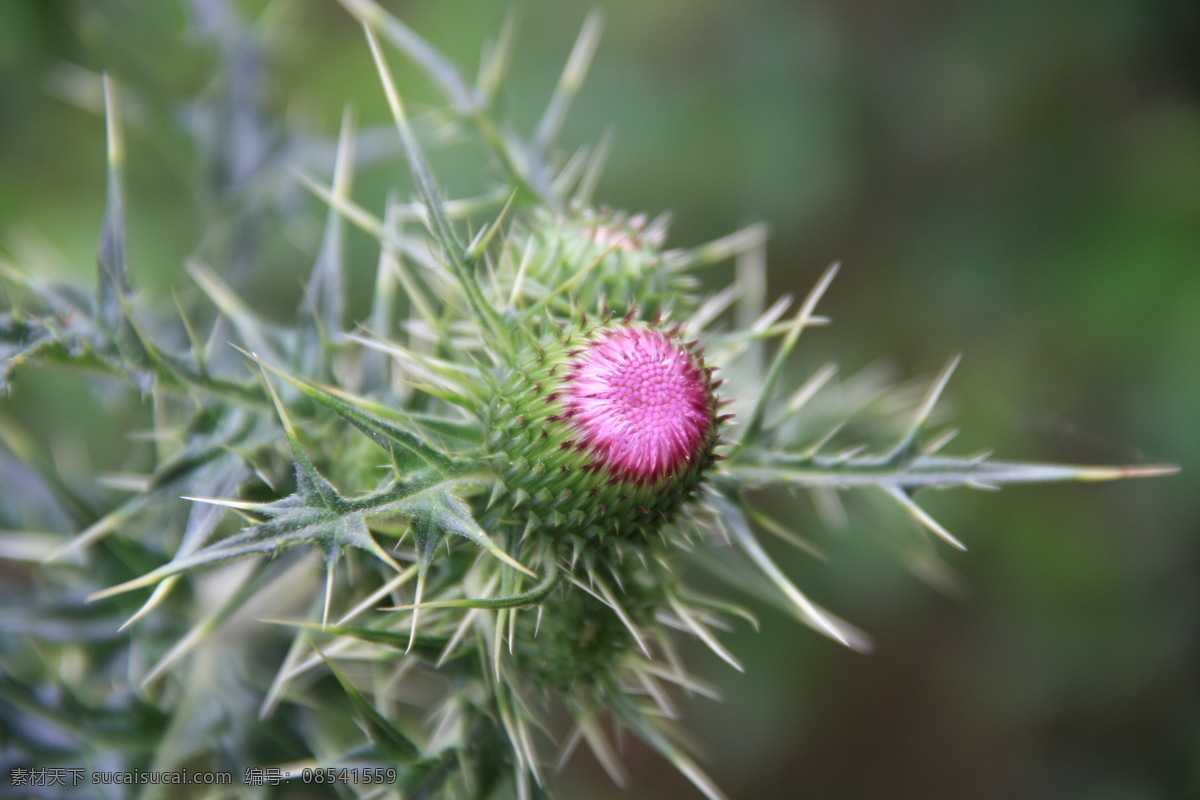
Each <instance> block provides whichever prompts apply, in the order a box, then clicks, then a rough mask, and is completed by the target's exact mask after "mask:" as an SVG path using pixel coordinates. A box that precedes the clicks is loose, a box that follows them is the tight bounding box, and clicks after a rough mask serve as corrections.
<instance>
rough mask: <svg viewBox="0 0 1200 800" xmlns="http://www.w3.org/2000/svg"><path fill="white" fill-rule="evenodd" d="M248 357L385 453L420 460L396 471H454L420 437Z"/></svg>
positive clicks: (330, 392) (315, 385) (440, 455)
mask: <svg viewBox="0 0 1200 800" xmlns="http://www.w3.org/2000/svg"><path fill="white" fill-rule="evenodd" d="M243 352H245V351H243ZM246 355H247V356H248V357H249V358H251V359H253V360H254V361H255V362H257V363H258V364H259V365H260V366H261V367H263V368H264V369H267V370H270V371H271V372H272V373H274V374H275V375H278V376H279V377H281V378H283V379H284V380H285V381H287V382H288V383H290V384H291V385H292V386H295V387H296V388H297V389H299V390H300V391H302V392H304V393H305V394H306V395H308V396H309V397H311V398H312V399H313V400H316V401H317V402H318V403H320V404H321V405H323V406H325V407H326V408H329V409H330V410H332V411H334V412H335V413H336V414H337V415H338V416H340V417H341V418H342V419H344V420H346V421H347V422H349V423H350V424H352V425H353V426H354V427H356V428H358V429H359V430H360V431H362V432H363V433H365V434H366V435H367V436H368V437H370V439H371V440H372V441H373V442H375V443H376V444H377V445H379V446H380V447H381V448H383V450H384V451H385V452H387V453H394V452H395V449H396V446H397V445H398V446H399V447H400V448H401V449H402V450H403V451H404V452H405V453H407V454H408V455H409V456H410V457H412V458H415V459H417V461H416V462H414V461H412V460H411V459H410V460H407V461H399V462H398V463H397V469H399V470H400V471H402V472H406V471H408V470H409V469H414V468H416V467H418V466H421V465H425V466H430V467H433V468H434V469H437V470H439V471H440V472H443V473H445V472H448V471H449V470H450V469H451V466H452V463H451V461H450V459H448V458H447V457H446V456H445V455H443V454H442V452H441V451H439V450H436V449H434V448H432V447H430V446H429V445H427V444H425V442H424V441H423V440H422V438H421V437H420V436H419V435H418V434H416V433H414V432H412V431H409V430H405V429H404V428H401V427H399V426H398V425H395V424H393V423H391V422H387V421H385V420H381V419H378V418H376V417H373V416H371V415H369V414H366V413H364V412H362V411H359V410H358V409H356V408H354V407H353V406H351V405H350V404H349V403H348V402H346V401H345V400H343V399H342V397H340V396H338V395H335V394H334V393H333V392H332V391H331V390H330V389H328V388H326V387H323V386H319V385H317V384H315V383H313V382H312V381H309V380H305V379H303V378H298V377H296V376H294V375H289V374H288V373H286V372H284V371H283V370H281V369H279V368H278V367H274V366H271V365H270V364H267V363H265V362H264V361H262V360H261V359H260V358H258V357H257V356H255V355H254V354H252V353H246ZM343 396H344V395H343Z"/></svg>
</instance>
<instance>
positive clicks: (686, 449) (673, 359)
mask: <svg viewBox="0 0 1200 800" xmlns="http://www.w3.org/2000/svg"><path fill="white" fill-rule="evenodd" d="M572 356H573V357H572V360H571V361H570V363H569V366H568V369H567V372H566V374H565V375H564V378H565V380H564V386H563V391H562V392H560V397H561V398H562V401H563V404H564V406H565V413H563V414H562V415H561V418H563V419H567V420H570V424H571V425H572V427H573V428H574V429H575V431H576V433H577V434H578V439H576V441H575V443H574V444H575V446H576V447H577V448H578V449H580V450H585V451H587V452H589V453H590V454H591V456H592V457H593V458H594V459H595V462H594V464H595V466H596V467H601V466H602V467H605V468H607V470H608V472H609V474H610V475H611V476H612V477H613V478H614V479H624V480H629V481H632V482H636V483H655V482H657V481H659V480H660V479H663V478H669V477H671V476H673V475H676V474H678V473H679V472H681V471H682V470H684V469H686V468H687V467H688V466H689V465H691V464H692V463H693V462H694V461H695V460H696V459H697V458H698V457H700V456H701V454H702V453H704V452H705V450H706V449H707V448H708V447H709V446H710V444H711V441H712V434H713V429H714V427H715V425H716V422H715V420H714V413H713V411H714V408H715V405H716V404H715V401H714V399H713V392H712V385H711V382H710V380H709V371H708V370H706V369H705V368H704V367H703V366H702V365H701V363H698V358H697V356H695V355H694V354H693V353H692V352H691V350H689V349H688V348H687V347H686V346H684V345H683V344H681V343H680V342H679V341H678V340H677V339H676V338H674V337H672V336H671V335H669V334H667V333H664V332H663V331H661V330H658V329H657V328H649V327H643V326H638V325H626V326H619V327H614V328H607V329H600V330H599V331H597V332H596V334H595V338H592V339H591V341H589V342H588V343H587V346H586V347H583V348H581V349H578V350H574V351H572ZM702 466H703V465H702Z"/></svg>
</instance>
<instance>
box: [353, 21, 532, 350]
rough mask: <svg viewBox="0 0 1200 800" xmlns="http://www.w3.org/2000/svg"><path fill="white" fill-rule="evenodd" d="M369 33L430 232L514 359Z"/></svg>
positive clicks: (477, 311)
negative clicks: (425, 212)
mask: <svg viewBox="0 0 1200 800" xmlns="http://www.w3.org/2000/svg"><path fill="white" fill-rule="evenodd" d="M365 30H366V33H367V40H368V42H369V43H370V45H371V53H372V55H373V56H374V57H375V64H376V67H377V68H378V70H379V75H380V78H381V79H382V80H383V87H384V91H385V93H386V95H387V99H388V104H389V106H390V107H391V109H392V116H393V117H394V118H395V121H396V128H397V130H399V132H400V140H401V142H402V143H403V144H404V154H405V157H406V158H407V159H408V168H409V170H410V171H411V172H412V174H413V179H414V180H415V181H416V183H417V189H418V190H419V191H420V193H421V199H422V200H424V202H425V207H426V211H427V212H428V214H429V228H430V231H431V232H432V234H433V236H434V238H435V239H436V240H437V242H438V244H439V245H440V246H441V248H442V251H443V253H444V255H445V257H446V259H447V261H448V262H449V267H450V269H451V271H452V272H453V273H454V276H455V278H457V279H458V282H459V284H460V285H461V286H462V288H463V291H465V292H466V295H467V299H468V301H470V303H471V309H472V310H473V311H474V312H475V315H476V316H477V317H478V318H479V320H480V321H481V322H482V323H483V326H484V327H485V328H486V329H487V331H488V333H489V334H491V335H492V336H493V337H494V338H495V341H496V342H498V343H507V344H508V347H507V348H506V351H507V352H508V353H509V354H510V355H511V354H512V340H511V337H510V335H509V334H510V329H509V327H508V326H506V325H504V323H503V321H502V320H501V319H500V316H499V314H497V313H496V309H495V308H493V307H492V304H491V303H490V302H488V300H487V298H486V297H484V296H483V291H482V290H481V289H480V287H479V282H478V281H477V280H476V278H475V274H474V271H473V270H474V264H472V263H471V262H469V261H468V260H467V259H466V254H465V251H464V249H463V246H462V244H461V243H460V242H459V240H458V235H457V234H456V233H455V232H454V226H453V225H451V224H450V219H449V217H448V216H447V214H446V204H445V202H444V201H443V200H442V195H441V192H440V191H438V188H437V184H436V183H435V181H434V178H433V173H432V172H431V171H430V169H429V165H428V164H427V163H426V161H425V156H424V154H423V153H422V152H421V147H420V145H419V144H418V143H417V139H416V136H414V135H413V132H412V129H411V128H410V127H409V124H408V119H407V117H406V116H405V113H404V106H403V105H402V104H401V102H400V95H399V93H398V92H397V91H396V86H395V83H394V82H393V80H392V76H391V71H390V70H389V69H388V66H387V62H386V61H385V60H384V57H383V53H382V52H381V51H380V49H379V42H378V41H377V40H376V39H375V36H374V34H373V33H372V32H371V29H370V27H367V28H366V29H365Z"/></svg>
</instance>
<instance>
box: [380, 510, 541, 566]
mask: <svg viewBox="0 0 1200 800" xmlns="http://www.w3.org/2000/svg"><path fill="white" fill-rule="evenodd" d="M399 508H400V510H401V511H403V512H404V513H405V514H407V515H408V516H409V517H411V518H412V519H413V522H414V525H420V526H421V527H422V528H423V529H427V530H436V531H439V532H440V533H441V534H445V533H455V534H458V535H459V536H462V537H464V538H466V539H469V540H470V541H471V542H473V543H475V544H476V545H478V546H479V547H481V548H483V549H484V550H486V551H487V552H488V553H490V554H491V555H493V556H495V557H496V558H498V559H500V560H501V561H503V562H504V563H505V564H507V565H508V566H510V567H512V568H513V569H518V570H520V571H521V572H524V573H525V574H526V575H529V576H531V577H534V578H536V577H537V575H536V574H535V573H533V572H532V571H530V570H529V569H527V568H526V567H524V566H522V565H521V564H519V563H518V562H517V561H516V560H515V559H514V558H513V557H512V556H510V555H508V554H507V553H505V552H504V551H503V550H501V549H500V547H499V546H498V545H497V544H496V543H495V542H493V541H492V540H491V538H489V537H488V535H487V534H486V533H485V532H484V530H483V529H482V528H480V527H479V523H477V522H476V521H475V518H474V517H473V516H472V515H471V511H470V509H468V508H467V507H466V505H464V504H463V502H462V501H461V500H459V499H458V498H457V497H455V496H454V495H452V494H450V493H449V492H448V491H445V490H436V491H432V492H426V493H423V494H421V495H419V496H417V497H416V498H414V499H413V500H410V501H406V502H404V503H401V504H399Z"/></svg>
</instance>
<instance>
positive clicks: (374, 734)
mask: <svg viewBox="0 0 1200 800" xmlns="http://www.w3.org/2000/svg"><path fill="white" fill-rule="evenodd" d="M317 652H318V654H319V655H320V656H321V659H322V660H323V661H324V662H325V665H326V666H327V667H329V671H330V673H332V674H333V677H335V678H337V682H338V683H339V684H341V687H342V691H344V692H345V693H346V696H347V697H349V698H350V704H351V705H352V706H353V707H354V711H355V713H356V715H357V716H358V718H359V721H360V722H361V723H362V725H363V728H364V729H365V730H366V732H367V735H368V736H369V737H371V742H372V743H373V744H374V745H375V747H376V749H377V751H378V753H379V755H380V757H381V758H382V759H383V760H384V761H392V762H398V763H404V762H407V761H414V760H416V759H418V758H420V756H421V750H420V748H418V747H417V746H416V745H415V744H413V742H412V740H411V739H409V738H408V737H407V736H405V735H404V733H403V732H402V731H401V730H400V729H399V728H397V727H396V726H395V725H393V724H392V723H391V721H390V720H389V719H388V718H387V717H385V716H384V715H383V714H381V713H379V710H378V709H376V708H375V706H373V705H371V703H370V701H368V700H367V698H365V697H363V695H362V692H360V691H359V690H358V689H357V688H356V687H355V686H354V684H353V683H351V682H350V681H349V680H348V679H347V678H346V676H345V675H343V674H342V673H341V671H340V670H339V669H338V668H337V667H335V666H334V665H333V663H332V662H331V661H330V660H329V659H328V658H327V657H326V656H325V654H324V653H321V652H320V650H318V651H317Z"/></svg>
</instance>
